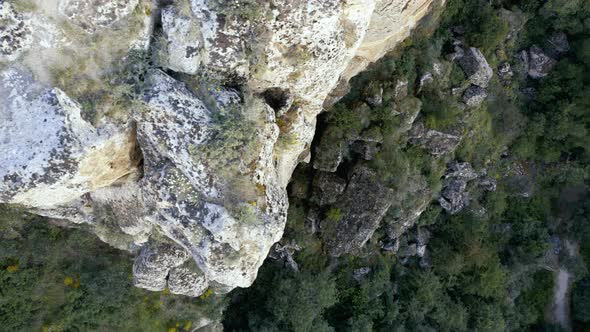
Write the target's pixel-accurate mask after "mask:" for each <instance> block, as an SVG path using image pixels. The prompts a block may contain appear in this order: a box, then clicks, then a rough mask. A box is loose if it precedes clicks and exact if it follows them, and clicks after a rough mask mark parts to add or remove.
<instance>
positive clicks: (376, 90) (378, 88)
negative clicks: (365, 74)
mask: <svg viewBox="0 0 590 332" xmlns="http://www.w3.org/2000/svg"><path fill="white" fill-rule="evenodd" d="M363 97H364V100H365V101H366V102H367V104H369V106H371V107H378V106H381V104H383V85H382V84H381V83H380V82H377V81H374V82H371V83H370V84H369V85H367V87H366V88H365V90H364V91H363Z"/></svg>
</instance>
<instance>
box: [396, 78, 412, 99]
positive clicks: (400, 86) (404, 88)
mask: <svg viewBox="0 0 590 332" xmlns="http://www.w3.org/2000/svg"><path fill="white" fill-rule="evenodd" d="M408 85H409V82H408V80H407V79H398V80H397V81H396V82H395V88H394V93H393V98H394V100H396V101H400V100H402V99H404V98H406V97H407V96H408Z"/></svg>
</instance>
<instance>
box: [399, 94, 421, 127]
mask: <svg viewBox="0 0 590 332" xmlns="http://www.w3.org/2000/svg"><path fill="white" fill-rule="evenodd" d="M398 105H399V106H398V109H399V112H400V117H401V121H400V126H399V131H400V132H407V131H408V130H410V129H411V128H412V125H413V124H414V122H415V121H416V119H417V118H418V115H419V114H420V111H421V110H422V101H421V100H420V99H418V98H413V97H411V98H405V99H404V100H402V101H400V102H399V104H398Z"/></svg>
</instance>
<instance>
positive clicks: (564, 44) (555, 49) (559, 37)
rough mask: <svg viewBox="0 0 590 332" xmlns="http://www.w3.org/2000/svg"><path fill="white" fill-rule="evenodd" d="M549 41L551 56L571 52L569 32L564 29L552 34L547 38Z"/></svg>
mask: <svg viewBox="0 0 590 332" xmlns="http://www.w3.org/2000/svg"><path fill="white" fill-rule="evenodd" d="M547 42H548V43H549V46H550V48H549V50H548V52H549V53H550V55H551V56H553V57H557V56H560V55H562V54H564V53H567V52H569V50H570V43H569V41H568V40H567V34H566V33H565V32H563V31H557V32H554V33H553V34H551V36H549V38H548V39H547Z"/></svg>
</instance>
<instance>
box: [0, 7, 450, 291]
mask: <svg viewBox="0 0 590 332" xmlns="http://www.w3.org/2000/svg"><path fill="white" fill-rule="evenodd" d="M443 4H444V1H435V2H433V1H430V0H410V1H401V0H350V1H339V0H329V1H326V0H309V1H279V0H276V1H256V0H239V1H233V2H231V3H227V2H224V1H218V0H191V1H189V0H184V1H177V2H173V3H169V2H168V1H161V2H159V3H158V4H152V3H151V2H150V1H148V0H142V1H130V2H128V1H115V0H93V1H90V2H84V1H79V0H60V1H56V2H46V1H41V0H35V1H33V0H15V1H14V2H13V1H6V0H2V1H0V15H1V18H2V20H3V22H9V25H8V28H7V29H2V30H1V31H0V34H1V35H0V37H2V38H1V40H2V48H1V53H0V61H2V62H1V63H0V65H1V67H0V68H1V69H2V73H1V75H0V77H1V79H0V97H1V100H2V101H3V103H2V105H1V108H0V120H1V121H0V126H2V127H1V129H2V130H0V151H2V152H3V155H4V156H6V157H5V158H3V159H2V161H1V162H0V163H1V166H2V167H1V170H2V173H1V175H2V178H3V184H2V186H0V202H2V203H9V204H19V205H22V206H23V207H25V208H26V209H28V210H29V211H32V212H35V213H38V214H41V215H44V216H48V217H51V218H57V219H66V220H70V221H72V222H75V223H78V224H86V225H89V226H90V228H92V229H93V231H94V232H95V233H97V235H98V236H99V237H100V238H101V239H103V240H104V241H105V242H108V243H110V244H112V245H114V246H116V247H118V248H121V249H125V250H131V251H137V252H140V256H139V258H138V259H137V260H136V262H135V266H134V273H135V282H136V285H137V286H139V287H144V288H148V289H152V290H162V289H164V288H165V287H169V288H170V290H171V291H172V292H176V293H180V294H186V295H191V296H196V295H199V294H200V293H202V292H204V291H205V290H206V289H207V288H208V287H210V288H212V289H214V290H215V291H218V292H227V291H229V290H231V289H232V288H234V287H247V286H249V285H251V284H252V282H253V281H254V279H255V278H256V274H257V271H258V268H259V267H260V266H261V264H262V262H263V260H264V259H265V258H266V256H267V254H268V252H269V250H270V248H271V246H272V245H273V244H274V243H275V242H277V241H278V240H279V239H280V238H281V236H282V233H283V229H284V226H285V222H286V213H287V208H288V201H287V198H286V191H285V187H286V185H287V183H288V182H289V179H290V177H291V174H292V172H293V170H294V169H295V167H296V166H297V164H298V163H299V162H301V161H304V160H307V159H308V158H309V153H310V145H311V141H312V139H313V136H314V132H315V125H316V117H317V115H318V114H319V113H320V112H321V111H322V106H323V104H324V102H325V101H326V99H327V98H328V96H329V95H330V93H331V92H332V91H334V90H335V89H336V88H338V89H336V92H335V93H334V94H332V95H331V96H330V100H334V99H338V97H339V95H340V94H341V92H339V91H343V90H342V88H343V87H344V86H345V85H346V82H347V81H348V79H349V78H350V77H352V76H353V75H355V74H356V73H358V72H359V71H361V70H362V69H363V68H365V67H366V66H367V64H368V63H370V62H372V61H375V60H376V59H378V58H379V57H381V56H382V55H383V54H385V53H386V52H387V51H389V50H390V49H391V48H392V47H393V46H395V45H396V44H397V43H399V42H400V41H401V40H403V39H404V38H405V37H407V36H408V35H409V33H410V31H411V29H412V28H413V27H414V26H415V25H416V24H417V23H418V21H419V20H420V19H421V18H422V17H423V16H425V15H426V14H428V13H429V12H430V11H431V10H433V8H435V9H436V8H439V7H440V6H442V5H443ZM344 90H345V89H344ZM139 150H140V151H141V153H140V151H139ZM5 152H6V153H5ZM192 261H194V263H192ZM179 275H181V276H182V279H183V280H184V282H185V283H186V284H185V285H182V286H179V285H178V284H177V283H173V280H175V278H176V277H175V276H179Z"/></svg>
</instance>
